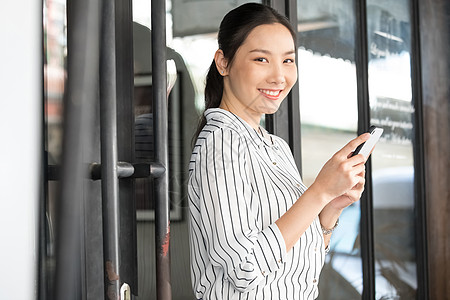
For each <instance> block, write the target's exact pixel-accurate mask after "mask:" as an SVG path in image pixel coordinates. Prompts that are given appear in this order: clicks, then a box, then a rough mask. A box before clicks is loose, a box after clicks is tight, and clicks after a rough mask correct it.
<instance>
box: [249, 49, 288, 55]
mask: <svg viewBox="0 0 450 300" xmlns="http://www.w3.org/2000/svg"><path fill="white" fill-rule="evenodd" d="M254 52H260V53H264V54H272V52H271V51H269V50H266V49H253V50H250V53H254ZM291 54H295V50H289V51H287V52H285V53H284V55H291Z"/></svg>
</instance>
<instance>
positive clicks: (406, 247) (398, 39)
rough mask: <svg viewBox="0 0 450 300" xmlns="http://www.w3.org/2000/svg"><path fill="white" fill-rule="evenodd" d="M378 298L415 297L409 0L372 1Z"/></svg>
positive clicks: (370, 30)
mask: <svg viewBox="0 0 450 300" xmlns="http://www.w3.org/2000/svg"><path fill="white" fill-rule="evenodd" d="M367 3H368V4H367V23H368V28H367V29H368V31H367V36H368V43H369V45H368V46H369V47H368V49H369V68H368V72H369V91H370V113H371V123H372V124H374V125H377V126H380V127H383V128H384V134H383V139H382V140H381V142H380V143H379V145H377V151H375V152H374V153H373V156H372V167H373V208H374V242H375V249H374V250H375V272H376V274H375V276H376V277H375V288H376V299H414V298H415V297H416V289H417V277H416V256H415V246H414V245H415V240H414V167H413V165H414V161H413V144H412V138H413V130H414V128H413V123H412V120H413V119H412V118H413V113H414V107H413V105H412V102H411V101H412V97H411V95H412V92H411V75H410V71H411V67H410V41H411V38H410V32H411V29H410V18H409V1H406V0H404V1H395V2H389V4H388V3H386V2H380V1H374V0H373V1H372V0H371V1H368V2H367Z"/></svg>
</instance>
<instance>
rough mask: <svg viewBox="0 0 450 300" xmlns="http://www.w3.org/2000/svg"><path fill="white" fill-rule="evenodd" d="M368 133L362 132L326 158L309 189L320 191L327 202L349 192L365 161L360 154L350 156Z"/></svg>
mask: <svg viewBox="0 0 450 300" xmlns="http://www.w3.org/2000/svg"><path fill="white" fill-rule="evenodd" d="M369 137H370V134H368V133H364V134H362V135H360V136H358V137H357V138H355V139H353V140H351V141H350V142H349V143H348V144H347V145H345V146H344V147H343V148H342V149H341V150H339V151H338V152H336V153H335V154H334V155H333V156H332V157H331V158H330V160H328V161H327V162H326V163H325V165H324V166H323V167H322V169H321V170H320V172H319V175H317V177H316V180H315V181H314V183H313V184H312V185H311V187H310V188H309V189H312V190H316V191H317V192H319V193H321V194H322V195H323V196H324V197H325V198H326V199H327V202H329V201H331V200H333V199H334V198H337V197H339V196H341V195H343V194H345V193H347V192H349V191H350V190H351V189H352V188H353V187H354V186H355V185H357V184H358V182H359V181H360V178H359V177H360V176H361V174H364V170H365V166H364V163H365V161H366V159H365V157H364V156H363V155H362V154H358V155H355V156H353V157H352V156H351V155H352V153H353V150H354V149H355V148H356V147H357V146H358V145H360V144H362V143H364V142H365V141H367V140H368V139H369Z"/></svg>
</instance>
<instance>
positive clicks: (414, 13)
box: [410, 0, 429, 299]
mask: <svg viewBox="0 0 450 300" xmlns="http://www.w3.org/2000/svg"><path fill="white" fill-rule="evenodd" d="M410 10H411V11H410V13H411V82H412V86H411V89H412V101H413V105H414V109H415V113H414V141H413V143H412V144H413V155H414V188H415V191H414V195H415V199H414V200H415V204H414V207H415V209H414V212H415V216H414V217H415V219H416V220H415V222H414V224H415V232H416V234H415V237H416V238H415V242H416V260H417V272H416V274H417V296H416V298H417V299H428V296H429V290H428V247H427V245H428V243H427V224H426V216H427V211H426V205H425V204H426V196H425V195H426V190H425V188H426V187H425V149H424V145H425V142H424V135H423V123H424V122H423V106H422V102H423V100H422V80H421V78H422V72H421V71H422V69H421V67H420V65H421V63H422V59H421V51H420V27H419V23H420V16H419V12H420V10H419V1H418V0H412V1H411V5H410Z"/></svg>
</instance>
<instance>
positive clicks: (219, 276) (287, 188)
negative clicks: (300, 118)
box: [188, 108, 325, 300]
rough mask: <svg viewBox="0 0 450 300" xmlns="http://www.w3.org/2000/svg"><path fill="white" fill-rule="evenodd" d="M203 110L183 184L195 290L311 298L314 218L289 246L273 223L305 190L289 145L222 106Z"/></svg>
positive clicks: (222, 295) (317, 235)
mask: <svg viewBox="0 0 450 300" xmlns="http://www.w3.org/2000/svg"><path fill="white" fill-rule="evenodd" d="M205 116H206V119H207V124H206V125H205V127H204V128H203V130H202V131H201V133H200V135H199V137H198V139H197V142H196V145H195V147H194V149H193V154H192V158H191V161H190V165H189V172H190V173H189V183H188V197H189V210H190V250H191V277H192V284H193V290H194V293H195V296H196V297H197V299H204V300H206V299H289V300H291V299H314V298H317V296H318V286H317V285H318V279H319V274H320V271H321V269H322V266H323V263H324V256H325V251H324V241H323V235H322V231H321V227H320V222H319V218H316V219H315V220H314V221H313V223H312V224H311V225H310V226H309V228H308V229H307V230H306V232H305V233H304V234H303V235H302V236H301V238H300V239H299V241H298V242H297V243H296V244H295V245H294V247H293V248H292V249H291V250H290V251H289V252H286V245H285V243H284V239H283V237H282V235H281V232H280V230H279V229H278V227H277V225H276V224H275V221H276V220H277V219H278V218H280V217H281V216H282V215H283V214H284V213H285V212H286V211H287V210H288V209H289V208H290V207H291V206H292V205H293V204H294V203H295V201H296V200H297V199H298V198H299V197H300V195H301V194H302V193H303V192H304V191H305V189H306V187H305V186H304V185H303V183H302V181H301V178H300V174H299V172H298V170H297V167H296V165H295V162H294V159H293V156H292V152H291V150H290V148H289V146H288V145H287V144H286V142H285V141H283V140H282V139H281V138H279V137H277V136H274V135H270V134H269V133H267V132H266V131H263V133H262V134H260V133H258V132H257V131H256V130H254V129H253V128H252V127H250V125H248V124H247V123H246V122H245V121H243V120H242V119H241V118H239V117H237V116H236V115H234V114H232V113H230V112H228V111H225V110H222V109H219V108H214V109H208V110H207V111H206V112H205Z"/></svg>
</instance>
